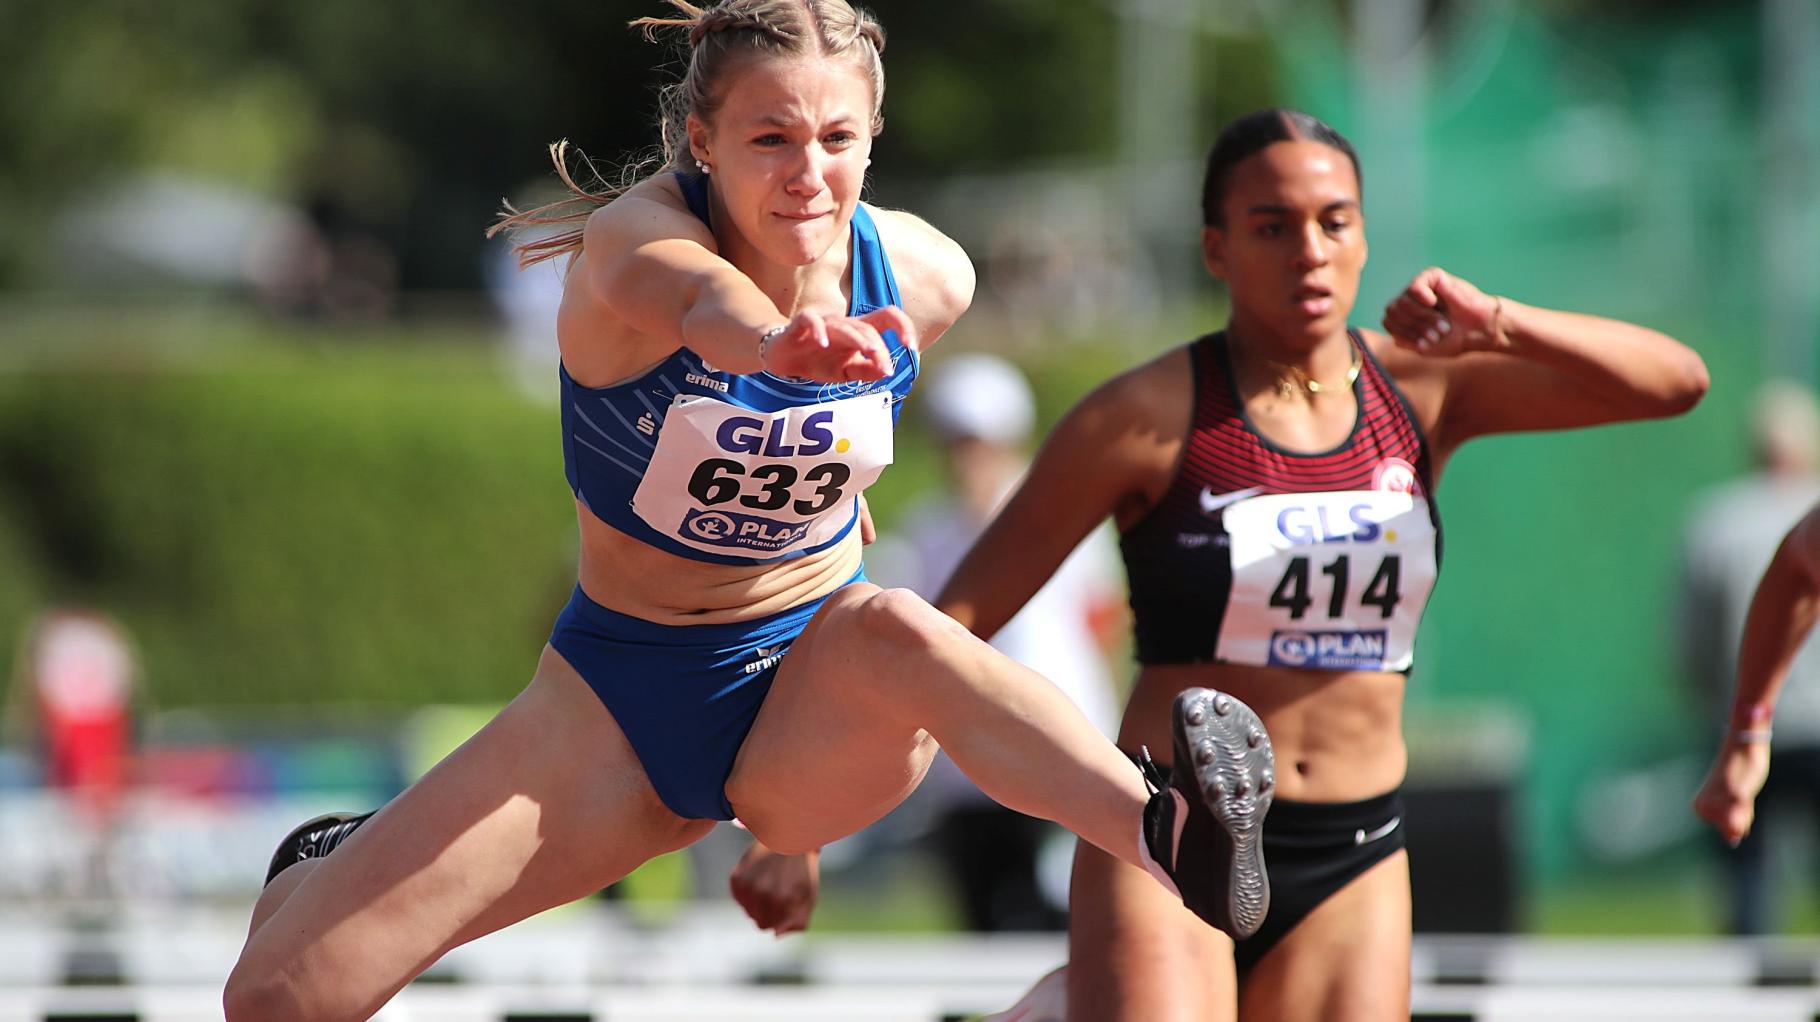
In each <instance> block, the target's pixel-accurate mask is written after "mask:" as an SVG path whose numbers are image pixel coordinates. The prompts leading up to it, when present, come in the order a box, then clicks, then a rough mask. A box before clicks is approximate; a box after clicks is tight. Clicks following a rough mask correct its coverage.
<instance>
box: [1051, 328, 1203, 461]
mask: <svg viewBox="0 0 1820 1022" xmlns="http://www.w3.org/2000/svg"><path fill="white" fill-rule="evenodd" d="M1189 347H1190V345H1179V346H1177V347H1174V348H1171V349H1169V350H1168V351H1165V352H1163V353H1162V354H1160V355H1157V356H1156V357H1154V358H1152V359H1150V360H1148V361H1146V362H1143V363H1140V364H1138V365H1136V366H1133V367H1132V368H1130V369H1127V370H1125V371H1124V372H1122V373H1119V374H1118V375H1117V376H1114V377H1112V378H1111V379H1109V380H1107V381H1106V382H1105V383H1102V384H1100V385H1099V386H1098V387H1095V388H1094V389H1093V390H1092V391H1090V392H1089V393H1088V394H1087V396H1086V397H1084V398H1082V399H1081V401H1080V403H1079V404H1077V405H1076V406H1075V408H1074V411H1072V412H1070V413H1069V418H1070V419H1071V420H1074V422H1075V424H1076V428H1078V429H1080V430H1082V431H1084V432H1086V433H1089V434H1094V435H1098V436H1101V437H1105V438H1108V439H1110V438H1112V437H1115V436H1127V437H1128V436H1131V435H1144V436H1148V437H1150V438H1152V439H1160V440H1170V439H1179V438H1180V437H1182V436H1184V435H1186V427H1187V422H1188V420H1189V419H1190V418H1191V417H1192V414H1193V407H1192V406H1193V404H1194V368H1193V367H1194V362H1193V360H1192V359H1191V358H1190V357H1189V354H1188V349H1189Z"/></svg>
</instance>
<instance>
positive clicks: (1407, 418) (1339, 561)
mask: <svg viewBox="0 0 1820 1022" xmlns="http://www.w3.org/2000/svg"><path fill="white" fill-rule="evenodd" d="M1351 338H1352V343H1353V344H1355V345H1357V346H1358V347H1359V349H1360V351H1361V352H1362V353H1363V355H1362V357H1361V359H1360V363H1361V364H1360V371H1359V376H1358V379H1357V380H1356V381H1354V383H1353V387H1352V390H1353V396H1354V398H1355V399H1356V400H1357V402H1358V417H1357V419H1356V420H1355V422H1354V424H1353V428H1352V432H1351V434H1350V435H1348V436H1347V438H1346V439H1345V440H1344V441H1343V442H1341V443H1340V444H1339V446H1337V447H1335V448H1333V449H1332V450H1329V451H1321V452H1318V453H1303V452H1298V451H1290V450H1285V449H1283V448H1281V447H1278V446H1277V445H1275V444H1273V443H1272V442H1271V441H1270V440H1268V439H1267V438H1265V437H1264V436H1263V435H1262V434H1261V433H1259V432H1258V430H1257V428H1256V427H1255V426H1254V425H1253V423H1252V422H1251V419H1250V417H1249V416H1248V415H1247V414H1246V412H1245V408H1244V405H1243V403H1242V402H1241V401H1240V400H1239V397H1238V393H1237V390H1236V389H1235V387H1234V386H1233V383H1232V362H1231V355H1230V352H1229V350H1228V347H1227V344H1226V336H1225V334H1224V332H1221V333H1215V334H1210V335H1208V336H1205V337H1202V338H1201V339H1200V340H1198V341H1195V342H1194V343H1193V344H1191V345H1190V346H1189V348H1188V354H1189V362H1190V365H1191V366H1192V367H1193V370H1192V371H1193V374H1194V419H1193V422H1192V424H1191V426H1190V428H1189V431H1188V437H1187V440H1186V443H1185V445H1184V448H1183V451H1182V457H1181V463H1180V465H1179V466H1178V467H1177V469H1176V474H1175V478H1174V479H1173V480H1172V481H1171V482H1170V485H1169V489H1168V491H1167V492H1166V493H1165V494H1164V495H1163V498H1162V500H1161V501H1159V502H1158V503H1157V505H1156V507H1154V508H1152V509H1151V511H1150V513H1149V514H1147V515H1146V516H1144V518H1142V519H1140V520H1139V521H1138V522H1137V523H1136V524H1135V525H1133V526H1132V527H1131V528H1130V529H1128V530H1126V531H1125V532H1124V534H1123V535H1122V536H1121V537H1120V540H1119V546H1120V549H1121V551H1122V552H1123V554H1124V560H1125V570H1126V573H1127V576H1128V579H1129V583H1130V589H1131V609H1132V612H1133V616H1134V625H1135V629H1136V640H1137V657H1138V661H1139V662H1140V663H1143V664H1180V663H1203V662H1214V661H1218V662H1229V663H1245V664H1256V665H1262V666H1280V667H1299V668H1313V669H1325V670H1386V671H1408V670H1409V667H1410V664H1411V662H1412V660H1413V648H1414V639H1415V631H1416V626H1417V624H1418V623H1419V622H1420V619H1421V615H1422V610H1423V608H1424V607H1425V606H1426V605H1427V600H1428V595H1429V592H1430V591H1431V590H1432V588H1433V585H1434V580H1435V574H1436V571H1437V569H1438V566H1439V562H1440V554H1441V531H1440V530H1441V523H1440V513H1439V510H1438V509H1437V508H1436V507H1435V506H1434V504H1433V503H1432V499H1433V496H1432V495H1433V482H1434V474H1433V465H1432V462H1431V460H1430V457H1429V451H1428V444H1427V442H1426V440H1425V439H1424V437H1423V436H1422V431H1421V428H1420V427H1419V426H1418V425H1417V423H1416V419H1415V415H1414V413H1413V412H1412V410H1411V409H1410V406H1409V403H1408V401H1407V400H1406V399H1405V398H1404V397H1403V394H1402V393H1401V392H1400V391H1399V390H1398V389H1397V387H1396V384H1395V383H1394V382H1393V381H1392V380H1391V378H1390V374H1389V373H1387V372H1386V371H1385V370H1384V367H1383V365H1382V364H1381V363H1379V362H1378V360H1377V357H1376V356H1375V355H1373V354H1372V352H1371V349H1370V347H1369V346H1368V345H1366V343H1365V341H1364V339H1363V338H1362V337H1360V336H1359V335H1358V334H1357V332H1352V333H1351Z"/></svg>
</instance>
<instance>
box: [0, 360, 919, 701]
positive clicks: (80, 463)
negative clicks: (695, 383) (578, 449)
mask: <svg viewBox="0 0 1820 1022" xmlns="http://www.w3.org/2000/svg"><path fill="white" fill-rule="evenodd" d="M274 338H277V339H281V340H290V341H295V340H296V338H294V337H286V336H283V335H282V334H281V333H280V332H278V331H274V330H272V329H270V328H258V327H248V328H247V330H246V332H245V335H244V336H240V335H237V334H236V332H235V331H233V330H229V331H226V336H222V337H218V338H216V339H215V340H216V341H218V342H223V343H222V345H221V350H220V351H219V352H216V351H213V350H211V351H208V352H198V351H196V350H188V351H184V352H182V353H181V354H180V355H169V356H163V357H149V358H148V357H147V356H145V355H144V354H143V352H141V353H140V354H138V355H136V356H134V358H133V362H134V363H135V365H133V366H132V367H128V368H122V367H120V364H119V363H120V359H119V358H117V357H115V356H112V355H87V356H84V358H83V361H84V363H85V364H84V365H82V366H80V367H63V368H33V369H27V370H15V371H13V372H11V373H9V374H0V656H3V657H7V658H9V659H8V662H11V661H10V658H11V657H12V656H13V655H14V653H15V649H14V647H15V645H16V643H17V642H18V641H19V634H20V631H21V628H20V626H22V625H23V623H24V622H26V621H28V620H29V619H30V617H31V616H32V615H33V614H35V613H36V612H38V611H39V610H41V609H42V608H43V607H45V606H48V605H50V604H52V603H58V602H73V603H78V604H82V605H87V606H92V607H98V608H100V609H103V610H105V611H107V612H109V613H111V614H114V615H116V616H117V617H118V618H120V619H121V620H122V621H123V622H124V623H125V624H126V626H127V627H128V629H129V630H130V632H131V633H132V635H133V636H134V638H135V641H136V642H137V643H138V645H139V647H140V652H141V653H142V656H143V659H144V662H145V665H146V675H147V680H148V685H149V688H150V694H151V698H152V700H153V701H154V702H155V703H156V704H157V705H158V706H160V707H164V708H170V707H179V706H192V705H208V706H227V705H274V704H286V703H295V704H319V703H341V704H374V705H405V704H415V703H421V702H424V701H465V700H498V699H501V698H504V697H507V696H509V695H510V694H512V693H513V692H515V691H517V689H518V687H520V686H521V685H522V684H523V683H524V682H525V680H526V679H528V677H529V676H530V671H531V669H532V666H533V665H534V663H535V660H536V655H537V651H538V648H539V647H540V645H541V643H542V642H543V639H544V637H545V636H546V635H547V634H548V630H549V627H550V624H551V622H552V621H553V620H554V618H555V615H556V613H557V611H558V610H559V609H560V608H561V606H562V604H563V602H564V601H565V600H566V599H567V598H568V594H569V590H570V588H571V587H572V586H573V585H574V579H575V574H574V572H575V521H574V510H573V503H572V502H571V500H570V498H569V495H568V491H567V488H566V486H565V484H564V481H563V475H562V458H561V449H560V447H559V444H558V431H559V426H558V418H557V410H556V407H555V405H554V403H553V402H548V403H540V402H537V401H534V400H531V399H529V398H527V397H526V396H524V395H523V394H521V393H520V392H519V391H518V390H517V389H516V388H515V387H514V386H513V384H512V383H511V381H510V377H509V376H508V374H506V373H505V372H504V371H503V370H502V367H501V366H500V364H499V362H498V360H497V356H496V355H495V353H494V352H493V351H492V350H490V349H488V348H485V347H483V346H480V345H475V344H471V343H470V344H461V343H456V344H449V343H442V344H436V345H427V344H421V343H399V342H398V340H397V339H396V338H394V339H393V340H392V341H391V342H390V343H381V344H378V345H358V346H356V345H349V344H345V343H344V344H337V345H333V346H316V345H307V344H306V345H303V346H296V345H285V346H275V345H273V344H271V343H270V341H271V340H273V339H274ZM226 342H233V343H226ZM935 472H936V469H935V466H934V465H933V463H932V461H931V460H930V458H929V457H928V451H927V446H926V444H924V443H923V442H922V441H921V440H920V439H919V438H918V437H917V436H915V435H914V432H913V431H912V433H911V434H910V435H906V436H904V437H903V438H902V439H901V440H900V443H899V456H898V465H897V466H896V467H894V468H893V470H892V471H891V472H888V473H887V474H886V478H885V480H884V481H882V482H881V483H880V484H879V485H878V486H877V487H875V488H874V489H873V491H872V499H873V502H874V506H875V507H877V508H879V509H880V510H881V511H882V512H884V513H887V514H888V513H889V512H890V509H892V508H895V507H896V506H898V505H900V504H901V503H902V501H903V500H904V499H906V497H907V496H909V495H910V494H912V493H914V492H917V491H918V490H920V489H923V488H925V487H927V486H930V485H934V484H935V483H936V475H935Z"/></svg>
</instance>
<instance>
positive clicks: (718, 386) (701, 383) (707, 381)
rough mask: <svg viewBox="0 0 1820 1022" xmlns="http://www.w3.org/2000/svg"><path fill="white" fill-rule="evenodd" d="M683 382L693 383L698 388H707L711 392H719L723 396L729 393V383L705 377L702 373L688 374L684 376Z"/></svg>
mask: <svg viewBox="0 0 1820 1022" xmlns="http://www.w3.org/2000/svg"><path fill="white" fill-rule="evenodd" d="M683 380H684V381H685V382H688V383H693V384H695V385H696V386H697V387H707V388H709V389H711V390H718V391H720V392H721V393H722V394H725V393H726V392H727V381H726V380H717V379H715V378H714V377H712V376H703V375H701V374H700V373H687V374H685V375H684V376H683Z"/></svg>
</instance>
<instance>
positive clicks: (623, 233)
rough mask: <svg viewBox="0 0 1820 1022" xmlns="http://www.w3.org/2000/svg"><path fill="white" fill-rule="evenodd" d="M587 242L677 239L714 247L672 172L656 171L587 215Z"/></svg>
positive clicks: (590, 243)
mask: <svg viewBox="0 0 1820 1022" xmlns="http://www.w3.org/2000/svg"><path fill="white" fill-rule="evenodd" d="M586 237H587V245H588V247H590V248H593V247H597V246H599V245H601V244H612V245H621V244H626V243H634V244H636V243H642V242H647V241H656V240H661V239H664V238H680V239H683V240H686V241H693V242H696V243H698V244H700V245H701V246H702V247H703V248H706V249H707V250H709V251H710V252H712V251H715V250H716V244H715V241H714V232H713V231H712V230H710V229H709V227H708V225H707V224H705V223H703V222H702V219H701V218H700V217H698V216H696V215H695V213H694V211H692V210H691V209H690V208H689V202H688V200H687V199H686V198H684V197H683V193H682V187H681V186H680V185H678V184H677V181H676V176H675V175H674V174H667V173H666V174H655V175H652V176H651V177H648V178H646V179H644V180H643V181H640V182H639V183H637V184H635V185H633V186H632V187H631V188H629V189H627V190H626V191H625V192H624V193H623V194H621V195H620V196H619V197H618V198H616V199H614V200H613V201H612V202H609V203H607V204H606V205H604V206H602V207H600V208H599V209H597V210H595V211H594V213H593V214H592V215H591V216H589V217H588V226H587V234H586Z"/></svg>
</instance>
